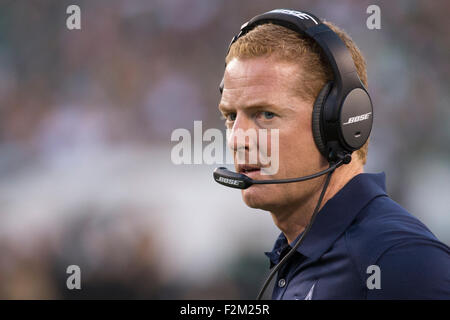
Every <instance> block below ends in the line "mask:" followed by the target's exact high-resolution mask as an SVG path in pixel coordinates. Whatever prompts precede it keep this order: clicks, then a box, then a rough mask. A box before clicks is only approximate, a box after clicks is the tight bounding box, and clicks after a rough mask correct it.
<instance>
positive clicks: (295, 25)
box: [220, 9, 366, 101]
mask: <svg viewBox="0 0 450 320" xmlns="http://www.w3.org/2000/svg"><path fill="white" fill-rule="evenodd" d="M266 23H273V24H276V25H280V26H283V27H286V28H288V29H290V30H293V31H295V32H298V33H300V34H303V35H305V36H308V37H310V38H312V39H313V40H314V41H315V42H316V43H317V44H318V45H319V46H320V48H321V49H322V50H323V53H324V54H325V56H326V58H327V61H328V62H329V63H330V66H331V68H332V70H333V80H334V85H335V86H336V88H337V91H338V92H337V93H339V97H336V98H337V100H338V101H341V100H342V99H343V98H344V97H345V96H346V95H347V93H348V92H349V91H350V90H352V89H354V88H358V87H359V88H362V89H364V90H365V88H364V85H363V84H362V83H361V80H360V79H359V76H358V73H357V72H356V68H355V65H354V63H353V59H352V56H351V54H350V52H349V50H348V49H347V47H346V46H345V44H344V43H343V42H342V40H341V39H340V38H339V36H338V35H337V34H336V33H335V32H334V31H333V30H331V29H330V28H329V27H328V26H327V25H325V24H323V23H322V22H321V21H320V19H319V18H317V17H316V16H314V15H313V14H311V13H308V12H305V11H302V12H301V11H294V10H288V9H276V10H272V11H269V12H266V13H263V14H260V15H258V16H256V17H254V18H252V19H251V20H249V21H248V22H247V23H245V24H243V25H242V26H241V29H240V32H239V33H238V34H237V35H236V36H234V37H233V39H232V40H231V43H230V45H229V46H228V52H229V50H230V48H231V45H232V44H233V43H234V42H236V40H237V39H239V38H240V37H242V36H243V35H245V34H246V33H248V32H249V31H250V30H252V29H254V28H255V27H256V26H258V25H261V24H266ZM228 52H227V54H228ZM220 88H221V92H222V90H223V83H221V87H220ZM365 91H366V90H365Z"/></svg>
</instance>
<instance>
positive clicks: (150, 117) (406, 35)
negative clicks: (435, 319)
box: [0, 0, 450, 299]
mask: <svg viewBox="0 0 450 320" xmlns="http://www.w3.org/2000/svg"><path fill="white" fill-rule="evenodd" d="M70 4H77V5H79V6H80V8H81V26H82V29H81V30H68V29H67V28H66V19H67V17H68V14H66V8H67V6H68V5H70ZM371 4H377V5H378V6H379V7H380V8H381V29H380V30H369V29H368V28H367V27H366V19H367V18H368V16H369V15H368V14H367V13H366V9H367V7H368V6H369V5H371ZM277 7H278V8H279V7H281V8H292V9H300V10H302V9H303V10H306V11H310V12H312V13H314V14H316V15H317V16H319V17H321V18H325V19H327V20H329V21H332V22H334V23H335V24H337V25H338V26H340V27H342V28H343V29H344V30H346V31H347V32H348V33H349V34H350V35H351V36H352V38H353V39H354V40H355V42H356V44H357V45H358V46H359V47H360V49H361V50H362V52H363V53H364V55H365V57H366V60H367V65H368V76H369V91H370V93H371V95H372V99H373V103H374V108H375V123H374V128H373V131H372V136H371V142H370V145H369V156H368V162H367V165H366V172H380V171H385V172H386V174H387V186H388V193H389V195H390V196H391V197H392V198H393V199H394V200H396V201H397V202H399V203H400V204H401V205H402V206H404V207H405V208H407V209H408V210H409V211H410V212H411V213H412V214H414V215H415V216H417V217H418V218H419V219H421V220H422V221H423V222H424V223H425V224H426V225H427V226H428V227H429V228H430V229H431V231H432V232H433V233H434V234H435V235H436V236H437V237H438V238H439V239H440V240H441V241H443V242H445V243H446V244H450V231H449V230H450V216H449V214H448V210H449V208H450V200H449V199H450V197H449V195H450V192H449V191H450V161H449V159H450V151H449V146H450V125H449V122H450V109H449V104H448V101H450V99H449V98H450V97H449V95H450V93H449V90H448V89H449V85H448V84H449V76H450V65H449V55H448V53H449V52H450V38H449V37H448V34H447V33H448V30H449V29H450V25H449V24H450V23H449V21H450V20H449V19H448V17H447V15H448V12H449V11H450V2H448V1H332V2H331V1H287V0H280V1H274V0H272V1H269V0H258V1H256V0H255V1H237V0H228V1H225V0H164V1H163V0H151V1H144V0H128V1H125V0H90V1H61V0H60V1H57V0H54V1H48V0H42V1H25V0H9V1H8V0H1V1H0V298H3V299H18V298H20V299H29V298H38V299H51V298H58V299H71V298H136V299H165V298H170V299H185V298H192V299H226V298H232V299H244V298H247V299H252V298H254V297H255V296H256V293H257V291H258V290H259V287H260V285H261V283H262V280H263V276H264V274H265V272H266V271H267V267H268V261H267V260H266V257H265V256H264V251H269V250H270V249H271V247H272V245H273V242H274V240H275V239H276V237H277V235H278V232H279V231H278V230H277V229H276V227H275V226H274V225H273V223H272V219H271V217H270V215H269V214H268V213H266V212H262V211H259V210H252V209H249V208H247V207H246V206H245V204H244V203H243V202H242V200H241V196H240V192H239V191H237V190H231V189H227V188H224V187H222V186H220V185H218V184H216V183H215V182H214V181H213V179H212V170H213V168H214V166H209V165H183V166H176V165H174V164H172V162H171V159H170V152H171V148H172V147H173V146H174V145H175V144H176V143H174V142H171V140H170V136H171V133H172V131H173V130H174V129H176V128H186V129H188V130H190V131H193V123H194V121H195V120H202V121H203V130H206V129H207V128H220V129H222V130H223V129H224V126H223V122H222V120H221V119H220V114H219V112H218V110H217V104H218V102H219V91H218V89H217V86H218V84H219V82H220V80H221V77H222V74H223V68H224V56H225V51H226V48H227V46H228V43H229V41H230V40H231V38H232V36H233V35H234V34H235V33H236V32H237V31H238V30H239V27H240V25H241V24H242V23H244V22H245V21H246V20H248V19H249V18H251V17H253V16H254V15H256V14H259V13H262V12H264V11H268V10H271V9H274V8H277ZM180 182H182V183H180ZM71 264H75V265H78V266H80V268H81V285H82V289H81V290H72V291H70V290H68V289H67V288H66V279H67V277H68V274H66V268H67V266H69V265H71Z"/></svg>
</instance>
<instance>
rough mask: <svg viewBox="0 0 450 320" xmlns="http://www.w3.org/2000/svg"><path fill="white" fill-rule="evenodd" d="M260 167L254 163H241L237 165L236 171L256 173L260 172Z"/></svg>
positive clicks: (246, 173) (247, 173) (248, 173)
mask: <svg viewBox="0 0 450 320" xmlns="http://www.w3.org/2000/svg"><path fill="white" fill-rule="evenodd" d="M260 170H261V168H260V167H258V166H255V165H248V164H243V165H239V166H238V172H239V173H243V174H245V175H250V174H251V175H256V174H258V173H259V172H260Z"/></svg>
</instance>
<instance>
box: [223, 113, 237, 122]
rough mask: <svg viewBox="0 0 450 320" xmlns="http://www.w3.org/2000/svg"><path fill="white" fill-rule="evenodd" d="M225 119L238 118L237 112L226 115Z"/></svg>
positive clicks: (232, 119)
mask: <svg viewBox="0 0 450 320" xmlns="http://www.w3.org/2000/svg"><path fill="white" fill-rule="evenodd" d="M225 120H227V121H234V120H236V113H234V112H232V113H229V114H227V115H225Z"/></svg>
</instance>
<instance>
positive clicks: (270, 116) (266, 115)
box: [263, 111, 275, 119]
mask: <svg viewBox="0 0 450 320" xmlns="http://www.w3.org/2000/svg"><path fill="white" fill-rule="evenodd" d="M263 115H264V118H266V119H272V118H273V117H275V113H273V112H270V111H264V112H263Z"/></svg>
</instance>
